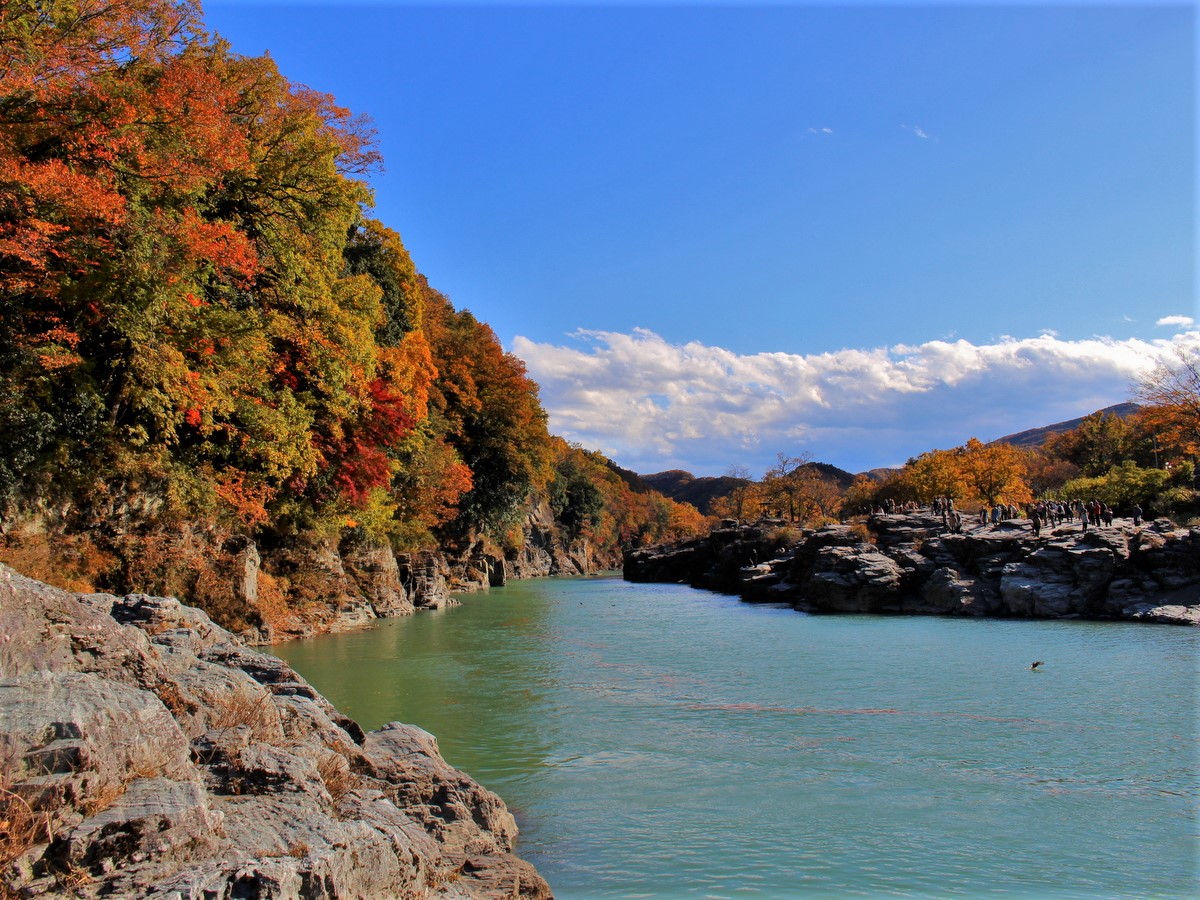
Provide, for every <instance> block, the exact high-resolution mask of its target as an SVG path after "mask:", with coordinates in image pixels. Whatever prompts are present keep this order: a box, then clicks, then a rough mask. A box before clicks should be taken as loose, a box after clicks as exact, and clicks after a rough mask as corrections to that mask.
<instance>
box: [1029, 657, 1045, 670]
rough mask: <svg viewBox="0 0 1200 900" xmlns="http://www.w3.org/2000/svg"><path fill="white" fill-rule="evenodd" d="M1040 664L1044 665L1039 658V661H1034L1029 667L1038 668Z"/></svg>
mask: <svg viewBox="0 0 1200 900" xmlns="http://www.w3.org/2000/svg"><path fill="white" fill-rule="evenodd" d="M1040 665H1042V661H1041V660H1040V659H1039V660H1038V661H1037V662H1035V663H1034V664H1033V665H1032V666H1030V667H1029V668H1030V669H1036V668H1037V667H1038V666H1040Z"/></svg>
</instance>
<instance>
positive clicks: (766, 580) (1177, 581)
mask: <svg viewBox="0 0 1200 900" xmlns="http://www.w3.org/2000/svg"><path fill="white" fill-rule="evenodd" d="M624 575H625V578H626V580H628V581H647V582H650V581H658V582H683V583H686V584H690V585H692V586H694V587H698V588H706V589H708V590H714V591H719V592H722V593H728V594H737V595H739V596H741V597H742V599H743V600H746V601H748V602H771V603H786V604H788V605H790V606H793V607H795V608H796V609H797V610H801V611H803V612H812V613H831V612H856V613H862V612H871V613H919V614H932V615H967V616H1026V617H1037V618H1088V619H1125V620H1131V621H1143V622H1164V623H1172V624H1183V625H1196V624H1200V528H1180V527H1178V526H1176V525H1175V524H1174V523H1172V522H1170V521H1168V520H1166V519H1160V520H1158V521H1155V522H1152V523H1149V524H1146V525H1141V526H1134V525H1133V524H1132V523H1119V524H1116V525H1114V526H1111V527H1102V528H1093V529H1091V530H1089V531H1086V532H1084V531H1082V530H1081V528H1080V526H1079V525H1078V524H1070V525H1064V526H1061V527H1059V528H1055V529H1044V530H1043V532H1042V535H1041V536H1040V537H1034V536H1033V534H1032V533H1031V530H1030V528H1029V523H1028V522H1025V521H1022V520H1013V521H1008V522H1001V523H1000V524H999V525H996V526H990V525H989V526H981V527H969V528H968V529H967V530H966V531H965V533H962V534H952V533H947V532H946V529H945V528H944V527H943V526H942V522H941V519H940V518H938V517H933V516H929V515H921V514H913V515H883V516H875V517H873V518H871V519H870V520H869V521H867V522H866V523H862V524H856V525H834V526H829V527H826V528H821V529H818V530H804V531H799V530H792V529H788V528H784V527H781V525H780V523H758V524H753V525H734V526H729V527H724V528H720V529H717V530H715V531H713V532H712V533H711V534H710V535H709V536H708V537H706V538H701V539H697V540H693V541H686V542H682V543H679V544H672V545H664V546H658V547H650V548H646V549H642V550H634V551H631V552H628V553H626V554H625V560H624Z"/></svg>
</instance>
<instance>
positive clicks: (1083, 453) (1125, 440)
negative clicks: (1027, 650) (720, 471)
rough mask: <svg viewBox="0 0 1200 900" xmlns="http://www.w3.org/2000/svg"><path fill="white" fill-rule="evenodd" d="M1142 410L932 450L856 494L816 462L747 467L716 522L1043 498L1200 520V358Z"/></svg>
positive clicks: (1175, 365) (1155, 374)
mask: <svg viewBox="0 0 1200 900" xmlns="http://www.w3.org/2000/svg"><path fill="white" fill-rule="evenodd" d="M1134 399H1135V400H1136V401H1137V402H1138V403H1139V404H1140V406H1139V408H1138V410H1137V411H1136V412H1134V413H1133V414H1131V415H1128V416H1119V415H1116V414H1115V413H1111V412H1099V413H1095V414H1093V415H1090V416H1087V417H1086V418H1084V419H1083V421H1082V422H1081V423H1080V424H1079V425H1078V426H1077V427H1075V428H1073V429H1071V430H1069V431H1066V432H1062V433H1059V434H1055V435H1052V436H1050V437H1049V438H1048V439H1047V440H1046V441H1045V443H1044V444H1043V445H1042V446H1040V447H1034V448H1025V447H1017V446H1014V445H1011V444H1006V443H991V444H984V443H982V442H981V441H979V440H978V439H976V438H971V439H970V440H968V441H967V442H966V443H965V444H963V445H962V446H959V447H953V448H951V449H948V450H930V451H928V452H927V453H923V454H921V455H920V456H917V457H914V458H912V459H910V460H908V462H907V463H906V464H905V465H904V466H903V467H902V468H900V469H898V470H896V471H894V472H892V473H890V474H889V475H887V476H886V477H883V478H876V477H872V476H870V475H866V474H863V475H859V476H857V477H856V478H855V479H854V481H853V483H852V484H850V485H849V486H848V487H847V486H844V485H841V484H839V483H838V481H837V479H835V478H834V477H832V476H830V475H828V474H825V473H824V472H822V470H821V468H820V467H819V466H816V465H813V463H812V461H811V458H810V457H807V456H788V455H784V454H780V455H779V456H778V457H777V461H776V463H775V464H774V465H773V466H772V467H771V468H769V469H768V470H767V471H766V473H765V474H764V475H763V477H762V478H761V479H760V480H757V481H753V480H750V479H749V477H748V473H747V471H746V470H745V469H744V468H742V467H735V468H732V469H731V470H730V471H729V473H728V474H729V475H732V476H734V477H737V478H740V479H742V484H741V485H739V486H738V487H737V488H735V489H734V490H733V491H732V492H730V493H729V494H727V495H726V496H724V497H721V498H719V499H718V500H716V501H714V503H713V506H712V511H713V513H714V514H715V515H718V516H723V517H730V518H738V519H741V518H752V517H757V516H760V515H767V516H777V517H780V518H785V519H788V520H790V521H795V522H802V523H809V524H811V523H818V522H823V521H829V520H831V519H834V518H835V517H845V516H849V515H854V514H857V513H859V512H862V511H864V510H871V509H875V508H878V507H880V506H882V505H883V504H884V503H885V502H886V501H888V500H892V501H895V502H896V503H900V504H903V503H906V502H909V501H913V502H916V503H918V504H921V505H927V504H929V503H930V502H931V501H932V500H933V499H934V498H936V497H952V498H954V499H955V502H956V505H958V506H959V507H960V508H963V509H969V510H973V509H978V508H979V507H980V506H986V507H991V506H994V505H996V504H1000V503H1003V504H1012V505H1017V506H1022V505H1025V504H1028V503H1030V502H1031V501H1033V500H1035V499H1054V500H1072V499H1077V498H1078V499H1085V500H1091V499H1096V500H1099V501H1100V502H1102V503H1107V504H1108V505H1109V506H1111V507H1114V508H1118V509H1128V508H1129V507H1131V506H1132V505H1133V504H1134V503H1135V502H1136V503H1139V504H1141V505H1142V506H1143V507H1144V508H1146V509H1147V510H1148V511H1149V512H1152V513H1158V514H1170V513H1183V514H1194V513H1196V512H1200V509H1198V508H1197V502H1196V496H1197V495H1196V483H1195V476H1196V471H1197V462H1198V457H1200V353H1198V352H1197V351H1196V350H1189V349H1180V350H1178V352H1177V353H1176V356H1175V358H1174V360H1173V361H1172V362H1171V363H1170V364H1163V365H1160V366H1158V367H1157V368H1156V369H1154V370H1153V371H1152V372H1150V373H1149V374H1148V375H1146V376H1145V377H1144V378H1143V379H1142V380H1141V381H1140V382H1139V384H1138V385H1137V388H1136V390H1135V393H1134Z"/></svg>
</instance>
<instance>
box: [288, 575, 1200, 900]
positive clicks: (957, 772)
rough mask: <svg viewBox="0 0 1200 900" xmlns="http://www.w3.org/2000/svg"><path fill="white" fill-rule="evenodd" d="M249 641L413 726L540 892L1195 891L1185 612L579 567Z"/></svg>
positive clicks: (1197, 646)
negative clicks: (500, 812)
mask: <svg viewBox="0 0 1200 900" xmlns="http://www.w3.org/2000/svg"><path fill="white" fill-rule="evenodd" d="M272 649H273V651H274V652H276V653H277V654H278V655H280V656H282V657H283V658H284V659H286V660H287V661H288V662H289V663H291V664H292V665H293V666H294V667H295V668H296V669H297V670H298V671H299V672H300V673H301V674H303V675H304V676H305V677H306V678H308V679H309V680H310V681H311V682H312V683H313V684H314V685H315V686H316V687H317V688H318V690H320V691H321V692H322V693H324V694H325V695H326V696H327V697H329V699H330V700H332V701H333V702H334V703H335V704H336V705H337V706H338V707H339V708H340V709H342V710H343V711H344V712H346V713H347V714H349V715H350V716H352V717H353V718H355V719H356V720H358V721H359V722H360V723H361V724H362V725H363V727H364V728H368V729H371V728H377V727H378V726H379V725H381V724H383V723H384V722H387V721H391V720H401V721H405V722H411V723H415V724H417V725H420V726H421V727H422V728H425V729H427V730H429V731H431V732H433V733H434V734H435V735H437V737H438V741H439V744H440V746H441V749H442V752H443V755H444V756H445V757H446V759H447V760H448V761H449V762H451V763H452V764H453V765H455V766H458V767H459V768H462V769H464V770H466V771H467V772H469V773H470V774H471V775H472V776H474V777H475V778H476V779H477V780H479V781H480V782H482V783H483V784H484V785H486V786H487V787H488V788H490V789H492V790H494V791H496V792H497V793H498V794H500V795H501V796H502V797H503V798H504V799H505V801H506V802H507V803H508V805H509V807H510V808H511V809H512V810H513V812H514V813H515V815H516V816H517V821H518V824H519V825H520V827H521V842H520V845H519V847H518V852H519V853H520V854H521V855H522V856H524V857H525V858H526V859H528V860H529V861H530V862H532V863H533V864H534V865H536V866H537V867H538V869H539V870H540V871H541V872H542V874H543V875H544V876H545V877H546V878H547V879H548V880H549V882H550V884H551V885H552V886H553V888H554V890H555V894H556V896H557V897H559V898H560V900H585V898H593V897H626V898H647V897H655V898H675V897H697V898H700V897H705V898H718V897H730V898H737V897H764V898H790V897H805V898H807V897H814V898H819V897H831V898H832V897H884V896H891V897H956V896H957V897H979V896H1005V897H1009V898H1013V897H1017V898H1020V897H1030V898H1033V897H1062V898H1068V897H1071V898H1098V897H1105V898H1107V897H1137V898H1147V897H1166V898H1173V897H1192V896H1195V895H1196V893H1197V888H1198V884H1200V881H1198V868H1197V858H1198V847H1200V843H1198V835H1197V809H1198V799H1200V782H1198V777H1197V772H1198V771H1200V755H1198V751H1197V718H1196V715H1197V699H1198V682H1200V678H1198V672H1197V659H1198V654H1197V651H1198V650H1200V629H1194V628H1181V627H1170V626H1153V625H1135V624H1129V623H1098V622H1079V621H1016V620H990V621H977V620H966V619H951V618H936V617H881V616H850V615H846V616H806V615H803V614H800V613H796V612H794V611H792V610H790V609H778V608H771V607H763V606H750V605H747V604H743V603H741V602H740V601H738V600H737V599H736V598H733V597H726V596H721V595H717V594H710V593H706V592H703V591H697V590H693V589H691V588H688V587H685V586H682V585H653V584H652V585H647V584H630V583H627V582H624V581H621V580H619V579H618V578H615V577H597V578H575V579H560V578H554V579H540V580H532V581H524V582H515V583H511V584H509V585H508V586H507V587H505V588H503V589H500V590H494V591H492V592H491V593H490V594H482V595H475V596H468V597H465V598H463V604H462V606H460V607H456V608H451V609H447V610H443V611H440V612H429V613H420V614H418V615H416V616H414V617H411V618H406V619H395V620H388V621H384V622H382V623H380V624H379V625H378V627H375V628H372V629H369V630H365V631H359V632H354V633H350V634H343V635H332V636H325V637H321V638H317V639H314V640H308V641H297V642H293V643H290V644H283V645H279V646H277V647H274V648H272ZM1034 660H1042V661H1043V662H1044V665H1043V666H1041V667H1040V668H1038V669H1037V670H1031V669H1030V668H1029V666H1030V663H1031V662H1033V661H1034Z"/></svg>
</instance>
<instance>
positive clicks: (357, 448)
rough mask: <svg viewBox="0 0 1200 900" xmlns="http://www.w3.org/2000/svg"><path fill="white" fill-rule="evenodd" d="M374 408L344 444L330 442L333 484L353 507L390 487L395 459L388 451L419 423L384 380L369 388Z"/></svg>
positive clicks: (358, 423)
mask: <svg viewBox="0 0 1200 900" xmlns="http://www.w3.org/2000/svg"><path fill="white" fill-rule="evenodd" d="M368 391H369V393H370V397H371V409H370V411H369V412H368V414H367V415H366V416H365V417H364V418H363V419H362V420H361V421H359V422H357V423H355V424H354V425H353V426H352V427H351V428H349V429H348V430H347V434H346V437H345V438H344V439H342V440H340V441H329V442H327V447H326V453H325V457H326V460H327V461H328V462H331V463H336V473H335V474H334V476H333V482H334V484H335V485H337V488H338V492H339V494H341V496H342V497H344V498H345V499H346V500H347V501H349V502H350V504H351V505H353V506H358V507H361V506H363V505H365V504H366V502H367V498H368V496H369V495H370V493H371V491H372V490H374V489H375V488H381V487H388V486H390V484H391V480H392V460H391V457H390V456H389V455H388V449H389V448H391V447H394V446H395V445H396V444H397V443H399V442H400V440H401V439H403V438H404V437H405V436H406V435H407V434H408V433H409V432H410V431H411V430H412V429H413V426H414V425H415V424H416V423H415V422H414V421H413V419H412V417H411V416H409V415H408V413H407V412H406V411H405V408H404V406H405V404H404V398H403V397H402V396H401V395H400V394H398V393H396V392H394V391H393V390H392V389H391V387H390V386H389V385H388V384H387V383H386V382H385V381H383V380H382V379H379V378H377V379H375V380H374V381H372V382H371V383H370V385H369V386H368Z"/></svg>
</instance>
